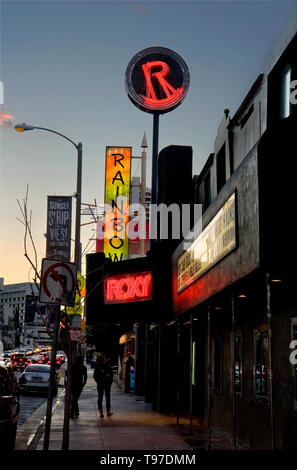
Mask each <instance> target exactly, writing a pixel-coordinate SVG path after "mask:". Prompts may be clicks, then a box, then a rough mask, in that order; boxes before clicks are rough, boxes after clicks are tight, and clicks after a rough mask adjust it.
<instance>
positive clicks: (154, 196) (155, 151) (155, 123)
mask: <svg viewBox="0 0 297 470" xmlns="http://www.w3.org/2000/svg"><path fill="white" fill-rule="evenodd" d="M158 150H159V114H157V113H155V114H154V120H153V151H152V197H151V203H152V204H157V203H158ZM154 219H155V218H154ZM151 224H152V225H153V226H154V227H155V228H156V225H157V220H151ZM153 233H156V231H155V230H153ZM155 243H156V240H155V239H152V240H151V247H152V246H153V245H154V244H155Z"/></svg>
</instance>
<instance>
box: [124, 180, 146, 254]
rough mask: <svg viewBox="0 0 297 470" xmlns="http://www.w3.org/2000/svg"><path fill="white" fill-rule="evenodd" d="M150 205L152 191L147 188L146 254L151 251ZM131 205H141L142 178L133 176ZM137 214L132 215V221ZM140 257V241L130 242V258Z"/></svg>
mask: <svg viewBox="0 0 297 470" xmlns="http://www.w3.org/2000/svg"><path fill="white" fill-rule="evenodd" d="M150 203H151V190H150V188H146V190H145V211H146V228H147V238H146V240H145V249H144V251H145V253H146V252H147V251H148V250H149V249H150V241H149V234H148V227H149V225H148V223H149V215H150ZM130 204H141V186H140V177H139V176H133V177H132V180H131V191H130ZM137 216H138V214H137V212H133V214H131V219H132V218H134V217H137ZM139 255H140V243H139V239H138V238H137V239H136V240H129V258H137V257H139Z"/></svg>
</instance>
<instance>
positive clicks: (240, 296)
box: [238, 294, 247, 299]
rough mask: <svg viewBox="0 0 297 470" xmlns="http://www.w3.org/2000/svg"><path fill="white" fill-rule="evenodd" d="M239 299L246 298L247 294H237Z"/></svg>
mask: <svg viewBox="0 0 297 470" xmlns="http://www.w3.org/2000/svg"><path fill="white" fill-rule="evenodd" d="M238 298H239V299H247V296H246V295H245V294H240V295H239V296H238Z"/></svg>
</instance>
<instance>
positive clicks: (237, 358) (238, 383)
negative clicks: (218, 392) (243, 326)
mask: <svg viewBox="0 0 297 470" xmlns="http://www.w3.org/2000/svg"><path fill="white" fill-rule="evenodd" d="M242 362H243V361H242V333H241V331H237V332H236V333H235V340H234V363H235V371H234V377H235V392H236V393H239V394H240V395H241V394H242Z"/></svg>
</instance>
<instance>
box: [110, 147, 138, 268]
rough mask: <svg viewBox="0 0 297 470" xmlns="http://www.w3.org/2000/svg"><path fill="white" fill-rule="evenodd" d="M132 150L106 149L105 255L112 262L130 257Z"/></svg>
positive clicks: (129, 148) (125, 148) (127, 148)
mask: <svg viewBox="0 0 297 470" xmlns="http://www.w3.org/2000/svg"><path fill="white" fill-rule="evenodd" d="M131 153H132V147H106V166H105V204H108V205H109V206H110V208H109V209H108V210H106V211H105V231H104V253H105V256H107V257H109V258H111V259H112V261H121V260H123V259H127V258H128V255H129V251H128V247H129V243H128V236H127V230H126V229H127V225H128V223H129V215H128V208H129V197H130V178H131Z"/></svg>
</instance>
